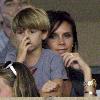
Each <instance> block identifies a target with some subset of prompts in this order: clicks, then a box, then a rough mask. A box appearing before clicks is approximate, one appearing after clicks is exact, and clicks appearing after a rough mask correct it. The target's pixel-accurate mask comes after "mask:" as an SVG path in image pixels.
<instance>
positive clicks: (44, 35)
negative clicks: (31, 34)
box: [42, 31, 48, 40]
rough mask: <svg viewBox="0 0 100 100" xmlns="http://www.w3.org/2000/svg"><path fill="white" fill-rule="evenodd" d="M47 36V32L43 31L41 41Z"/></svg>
mask: <svg viewBox="0 0 100 100" xmlns="http://www.w3.org/2000/svg"><path fill="white" fill-rule="evenodd" d="M47 36H48V31H43V32H42V40H45V39H46V38H47Z"/></svg>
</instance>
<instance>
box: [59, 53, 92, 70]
mask: <svg viewBox="0 0 100 100" xmlns="http://www.w3.org/2000/svg"><path fill="white" fill-rule="evenodd" d="M61 56H62V57H63V61H64V64H65V66H66V67H70V66H71V67H73V68H74V69H80V70H82V71H83V72H85V71H86V70H89V69H90V68H89V66H88V65H87V64H86V63H85V61H84V60H83V59H82V58H81V57H80V55H79V53H68V52H66V53H64V54H62V55H61Z"/></svg>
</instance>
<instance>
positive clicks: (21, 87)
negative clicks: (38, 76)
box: [0, 62, 39, 97]
mask: <svg viewBox="0 0 100 100" xmlns="http://www.w3.org/2000/svg"><path fill="white" fill-rule="evenodd" d="M10 63H11V62H7V63H6V64H1V65H0V77H2V78H3V79H4V80H5V81H4V82H5V83H6V84H7V85H8V86H10V87H11V88H12V89H13V96H15V97H36V96H39V94H38V91H37V88H36V86H35V82H34V79H33V76H32V74H31V73H30V71H29V69H28V68H27V67H26V66H25V65H24V64H21V63H19V62H14V63H13V64H12V66H13V68H14V69H15V71H16V72H17V75H15V74H14V73H13V71H12V70H11V69H10V68H7V66H8V65H9V64H10Z"/></svg>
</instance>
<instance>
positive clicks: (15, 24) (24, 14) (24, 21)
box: [12, 6, 49, 33]
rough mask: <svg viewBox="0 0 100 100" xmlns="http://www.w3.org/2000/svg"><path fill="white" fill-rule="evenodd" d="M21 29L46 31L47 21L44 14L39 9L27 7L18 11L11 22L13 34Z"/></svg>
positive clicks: (47, 27)
mask: <svg viewBox="0 0 100 100" xmlns="http://www.w3.org/2000/svg"><path fill="white" fill-rule="evenodd" d="M20 29H21V30H22V29H38V30H41V31H48V29H49V19H48V16H47V14H46V12H45V11H44V10H42V9H39V8H33V7H31V6H30V7H27V8H24V9H22V10H21V11H19V12H18V13H17V14H16V16H15V17H14V18H13V21H12V30H13V31H14V33H16V31H18V30H20Z"/></svg>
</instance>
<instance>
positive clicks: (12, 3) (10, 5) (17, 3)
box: [0, 0, 33, 36]
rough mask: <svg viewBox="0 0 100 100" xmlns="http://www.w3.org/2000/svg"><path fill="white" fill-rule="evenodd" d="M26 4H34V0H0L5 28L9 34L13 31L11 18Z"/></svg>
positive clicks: (0, 10) (0, 11) (0, 9)
mask: <svg viewBox="0 0 100 100" xmlns="http://www.w3.org/2000/svg"><path fill="white" fill-rule="evenodd" d="M25 5H33V2H32V0H0V13H1V15H2V18H3V28H4V31H5V33H6V34H7V36H10V34H11V33H12V32H11V20H12V17H13V15H14V14H15V13H16V11H17V10H18V9H20V7H22V6H25Z"/></svg>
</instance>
